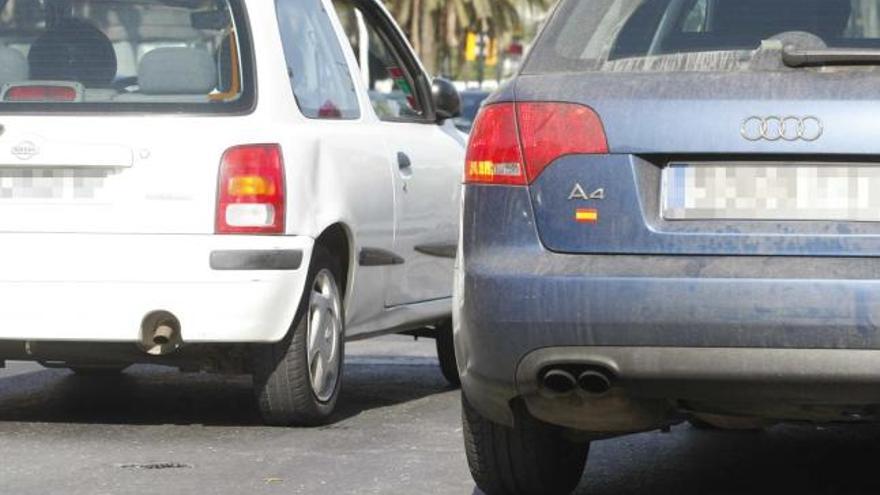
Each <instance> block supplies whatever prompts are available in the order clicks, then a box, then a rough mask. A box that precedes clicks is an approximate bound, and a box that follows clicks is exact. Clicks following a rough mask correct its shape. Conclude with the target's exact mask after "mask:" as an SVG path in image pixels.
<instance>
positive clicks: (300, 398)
mask: <svg viewBox="0 0 880 495" xmlns="http://www.w3.org/2000/svg"><path fill="white" fill-rule="evenodd" d="M325 270H326V271H329V272H330V273H331V274H332V277H333V279H334V281H335V282H336V284H337V287H338V288H339V291H340V297H342V291H343V290H344V289H343V287H342V285H341V280H342V276H341V274H342V270H341V268H340V266H339V261H338V260H337V259H336V258H335V257H333V256H332V255H331V254H330V252H329V251H327V250H326V249H325V248H323V247H321V246H316V247H315V252H314V255H313V258H312V263H311V266H310V268H309V276H308V279H307V284H306V286H305V287H306V289H305V290H304V291H303V298H302V301H301V302H300V306H299V310H298V311H297V316H296V319H295V320H294V323H293V325H292V328H291V331H290V332H289V334H288V335H287V337H286V338H285V339H284V340H282V341H281V342H279V343H278V344H274V345H267V346H260V347H259V348H258V349H256V351H255V353H254V392H255V394H256V398H257V404H258V407H259V410H260V414H261V415H262V418H263V421H264V422H265V423H266V424H267V425H271V426H320V425H323V424H326V423H327V422H328V421H329V420H330V418H331V416H332V414H333V412H334V410H335V409H336V402H337V400H338V399H339V393H340V391H341V389H342V372H343V368H344V360H345V359H344V358H345V338H344V336H345V328H344V324H345V323H344V322H345V310H344V308H342V307H340V308H339V311H340V314H339V317H340V318H341V321H342V325H343V326H342V338H340V339H339V342H338V345H339V350H338V352H339V353H340V357H339V360H338V368H337V378H336V382H335V388H334V389H333V391H332V395H331V396H330V397H329V399H326V400H323V401H322V400H319V399H318V396H317V395H316V392H315V391H314V390H313V387H312V383H311V380H310V375H309V365H308V357H307V355H306V354H307V342H306V340H307V334H308V325H309V322H308V319H309V318H308V314H309V301H310V297H311V292H312V287H313V286H314V284H315V280H316V277H317V275H318V274H319V273H321V272H322V271H325Z"/></svg>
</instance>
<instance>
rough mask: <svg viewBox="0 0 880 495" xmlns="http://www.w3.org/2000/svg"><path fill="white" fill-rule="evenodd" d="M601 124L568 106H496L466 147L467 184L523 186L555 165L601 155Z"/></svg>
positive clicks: (591, 114)
mask: <svg viewBox="0 0 880 495" xmlns="http://www.w3.org/2000/svg"><path fill="white" fill-rule="evenodd" d="M605 153H608V142H607V139H606V137H605V130H604V128H603V127H602V121H601V120H600V119H599V116H598V115H596V112H594V111H593V110H592V109H591V108H589V107H586V106H583V105H577V104H572V103H516V104H514V103H499V104H495V105H489V106H487V107H486V108H484V109H483V111H482V112H481V113H480V116H479V117H478V118H477V122H476V123H475V124H474V129H473V131H472V133H471V139H470V144H469V145H468V153H467V164H466V171H465V181H466V182H467V183H482V184H508V185H526V184H529V183H531V182H534V180H535V179H537V178H538V176H539V175H541V172H543V171H544V169H545V168H547V166H548V165H550V164H551V163H552V162H553V161H554V160H556V159H558V158H561V157H563V156H565V155H572V154H605Z"/></svg>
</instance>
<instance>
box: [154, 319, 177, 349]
mask: <svg viewBox="0 0 880 495" xmlns="http://www.w3.org/2000/svg"><path fill="white" fill-rule="evenodd" d="M172 337H174V329H173V328H171V326H170V325H167V324H162V325H159V326H158V327H157V328H156V330H155V331H154V332H153V344H155V345H167V344H170V343H171V338H172Z"/></svg>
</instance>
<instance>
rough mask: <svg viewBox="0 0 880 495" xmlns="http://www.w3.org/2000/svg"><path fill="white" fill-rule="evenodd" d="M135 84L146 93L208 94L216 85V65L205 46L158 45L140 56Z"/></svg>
mask: <svg viewBox="0 0 880 495" xmlns="http://www.w3.org/2000/svg"><path fill="white" fill-rule="evenodd" d="M138 84H139V85H140V92H141V93H143V94H148V95H150V94H152V95H168V94H172V95H195V94H208V93H210V92H211V91H213V90H214V89H215V88H216V87H217V67H216V66H215V65H214V58H213V57H211V54H210V53H209V52H208V51H207V50H200V49H196V48H157V49H155V50H153V51H151V52H148V53H147V54H146V55H144V57H143V58H142V59H141V63H140V66H139V67H138Z"/></svg>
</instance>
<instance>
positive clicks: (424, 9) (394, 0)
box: [385, 0, 555, 71]
mask: <svg viewBox="0 0 880 495" xmlns="http://www.w3.org/2000/svg"><path fill="white" fill-rule="evenodd" d="M554 1H555V0H385V3H386V5H387V6H388V8H389V10H390V11H391V13H392V14H394V16H395V17H396V18H397V21H398V22H399V23H400V25H401V26H402V27H403V29H404V31H406V33H407V35H408V36H409V38H410V41H411V42H412V44H413V47H414V48H415V49H416V51H417V52H418V53H419V56H420V57H421V58H422V60H423V61H424V63H425V65H426V66H427V67H428V69H429V70H431V71H436V69H437V67H438V66H440V65H441V63H442V62H444V61H446V62H450V61H460V60H461V57H462V56H463V54H462V50H461V47H462V45H463V40H464V37H465V36H466V34H467V32H468V31H471V32H486V33H489V34H490V35H492V36H496V37H499V38H505V39H508V40H509V39H511V38H514V37H522V31H523V27H524V26H523V17H522V15H521V13H523V12H525V11H527V10H529V9H532V11H533V12H541V11H543V10H545V9H546V8H548V7H549V5H550V4H551V3H553V2H554Z"/></svg>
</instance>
